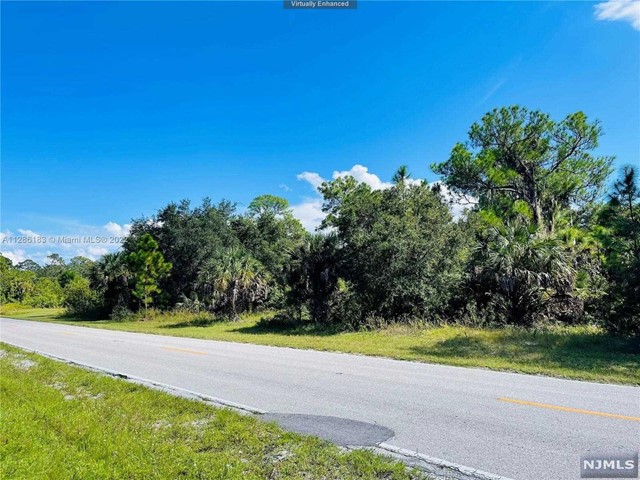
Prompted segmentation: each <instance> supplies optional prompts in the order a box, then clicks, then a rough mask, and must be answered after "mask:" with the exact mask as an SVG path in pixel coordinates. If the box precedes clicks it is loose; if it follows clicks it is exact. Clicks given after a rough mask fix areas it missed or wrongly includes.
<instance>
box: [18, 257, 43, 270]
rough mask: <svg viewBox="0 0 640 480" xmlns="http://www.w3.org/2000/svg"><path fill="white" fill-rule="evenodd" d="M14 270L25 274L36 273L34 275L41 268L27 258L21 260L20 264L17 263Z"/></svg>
mask: <svg viewBox="0 0 640 480" xmlns="http://www.w3.org/2000/svg"><path fill="white" fill-rule="evenodd" d="M16 268H17V269H18V270H22V271H25V272H36V273H37V272H39V271H40V270H42V267H41V266H40V265H38V264H37V263H36V262H34V261H33V260H31V259H30V258H27V259H26V260H23V261H22V262H20V263H18V265H16Z"/></svg>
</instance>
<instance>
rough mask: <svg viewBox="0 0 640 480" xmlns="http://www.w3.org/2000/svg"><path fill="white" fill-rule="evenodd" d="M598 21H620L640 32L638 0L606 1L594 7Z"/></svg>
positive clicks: (639, 6)
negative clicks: (627, 23)
mask: <svg viewBox="0 0 640 480" xmlns="http://www.w3.org/2000/svg"><path fill="white" fill-rule="evenodd" d="M595 15H596V18H597V19H598V20H620V21H624V22H629V23H630V24H631V26H633V28H635V29H636V30H640V1H639V0H608V1H606V2H602V3H598V4H597V5H596V6H595Z"/></svg>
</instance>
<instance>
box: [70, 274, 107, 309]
mask: <svg viewBox="0 0 640 480" xmlns="http://www.w3.org/2000/svg"><path fill="white" fill-rule="evenodd" d="M63 293H64V306H65V307H66V309H67V311H68V312H69V313H71V314H76V315H94V316H95V315H97V314H98V313H99V311H100V310H101V307H102V302H101V301H100V297H99V295H98V294H97V292H96V291H94V290H91V287H90V286H89V280H87V279H86V278H83V277H80V276H76V277H74V278H73V279H71V280H70V281H69V283H67V285H66V286H65V287H64V290H63Z"/></svg>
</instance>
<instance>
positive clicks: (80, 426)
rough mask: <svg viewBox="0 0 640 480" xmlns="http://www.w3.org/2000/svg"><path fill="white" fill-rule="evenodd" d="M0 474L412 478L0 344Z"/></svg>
mask: <svg viewBox="0 0 640 480" xmlns="http://www.w3.org/2000/svg"><path fill="white" fill-rule="evenodd" d="M0 367H1V371H2V375H0V387H1V388H0V412H1V418H2V422H0V478H32V479H37V478H56V479H71V478H96V479H97V478H100V479H102V478H105V479H106V478H127V479H138V478H139V479H152V478H193V479H195V478H207V479H215V478H220V479H235V478H237V479H246V478H260V479H264V478H269V479H278V478H309V479H311V478H341V479H361V478H363V479H380V478H385V479H387V478H388V479H409V478H418V473H417V472H409V471H407V470H406V469H405V467H404V466H403V465H402V464H399V463H396V462H394V461H391V460H389V459H386V458H384V457H381V456H378V455H374V454H372V453H370V452H365V451H353V452H343V451H340V450H339V449H338V448H337V447H335V446H333V445H331V444H328V443H326V442H323V441H321V440H318V439H315V438H312V437H304V436H300V435H296V434H292V433H287V432H284V431H283V430H281V429H280V428H278V427H277V426H276V425H274V424H268V423H264V422H261V421H259V420H257V419H255V418H252V417H248V416H243V415H240V414H238V413H235V412H232V411H231V410H226V409H218V408H213V407H210V406H208V405H205V404H203V403H200V402H196V401H192V400H187V399H183V398H176V397H172V396H170V395H168V394H165V393H162V392H159V391H154V390H150V389H147V388H145V387H142V386H139V385H134V384H131V383H128V382H125V381H123V380H117V379H113V378H110V377H107V376H104V375H100V374H97V373H93V372H89V371H86V370H83V369H80V368H77V367H71V366H68V365H65V364H63V363H60V362H56V361H53V360H49V359H47V358H44V357H41V356H38V355H33V354H28V353H25V352H22V351H21V350H19V349H16V348H13V347H9V346H7V345H3V344H0Z"/></svg>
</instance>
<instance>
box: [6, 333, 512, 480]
mask: <svg viewBox="0 0 640 480" xmlns="http://www.w3.org/2000/svg"><path fill="white" fill-rule="evenodd" d="M1 342H3V343H6V344H7V345H12V346H14V347H17V348H20V349H22V350H24V351H25V352H30V353H35V354H37V355H41V356H43V357H46V358H50V359H52V360H56V361H59V362H63V363H65V364H67V365H72V366H76V367H79V368H84V369H86V370H91V371H95V372H99V373H102V374H105V375H108V376H110V377H116V378H120V379H122V380H126V381H129V382H132V383H136V384H138V385H142V386H145V387H148V388H153V389H155V390H160V391H163V392H165V393H168V394H170V395H174V396H178V397H184V398H191V399H194V400H199V401H203V402H205V403H208V404H212V405H213V406H217V407H222V408H230V409H232V410H235V411H237V412H238V413H242V414H252V415H256V416H261V415H264V414H266V413H268V412H267V411H266V410H261V409H259V408H255V407H251V406H248V405H243V404H241V403H236V402H231V401H229V400H224V399H222V398H218V397H214V396H211V395H206V394H203V393H198V392H194V391H192V390H188V389H186V388H181V387H176V386H173V385H168V384H166V383H162V382H156V381H154V380H149V379H147V378H142V377H137V376H135V375H129V374H127V373H123V372H118V371H116V370H111V369H109V368H105V367H99V366H96V365H92V364H89V363H84V362H79V361H77V360H73V359H70V358H65V357H61V356H58V355H53V354H50V353H46V352H42V351H40V350H37V349H33V348H29V347H23V346H21V345H16V344H15V343H10V342H7V341H5V340H1ZM350 449H351V450H355V449H360V450H370V451H373V452H375V453H379V454H382V455H386V456H388V457H392V458H394V459H396V460H399V461H401V462H402V463H404V464H405V465H407V466H409V467H414V468H417V469H419V470H421V471H423V472H425V473H427V474H430V475H435V476H436V478H438V479H443V480H513V479H511V478H508V477H503V476H501V475H496V474H493V473H489V472H485V471H483V470H478V469H475V468H472V467H467V466H465V465H460V464H458V463H454V462H449V461H447V460H442V459H439V458H435V457H431V456H428V455H424V454H422V453H419V452H416V451H413V450H407V449H405V448H401V447H397V446H395V445H391V444H389V443H386V442H381V443H379V444H378V445H377V446H376V447H360V446H353V447H350Z"/></svg>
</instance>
